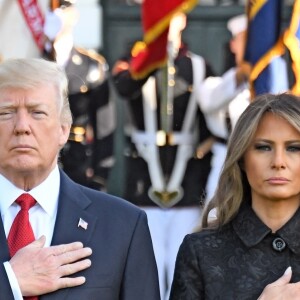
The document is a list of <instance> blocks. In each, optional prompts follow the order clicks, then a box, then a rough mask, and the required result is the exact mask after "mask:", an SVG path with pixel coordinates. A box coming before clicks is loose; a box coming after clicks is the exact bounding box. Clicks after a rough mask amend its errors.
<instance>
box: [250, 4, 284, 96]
mask: <svg viewBox="0 0 300 300" xmlns="http://www.w3.org/2000/svg"><path fill="white" fill-rule="evenodd" d="M281 8H282V1H279V0H255V1H253V0H249V2H248V5H247V16H248V32H247V43H246V49H245V60H246V61H247V62H249V63H250V64H251V65H252V71H251V74H250V91H251V95H252V98H253V97H254V96H256V95H259V94H263V93H278V92H283V91H286V90H287V89H288V76H287V67H286V63H285V61H284V59H283V58H282V57H281V56H282V55H283V54H284V52H285V47H284V44H283V39H282V35H281V32H280V30H281V28H280V20H281V11H282V9H281Z"/></svg>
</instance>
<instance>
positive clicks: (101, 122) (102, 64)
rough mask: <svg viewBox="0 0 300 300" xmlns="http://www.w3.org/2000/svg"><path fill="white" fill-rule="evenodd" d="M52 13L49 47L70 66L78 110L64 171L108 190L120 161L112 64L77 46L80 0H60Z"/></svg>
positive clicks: (64, 157)
mask: <svg viewBox="0 0 300 300" xmlns="http://www.w3.org/2000/svg"><path fill="white" fill-rule="evenodd" d="M54 2H56V3H57V2H58V3H59V5H58V7H55V6H54V7H52V10H51V11H49V13H48V14H47V16H46V21H45V26H44V32H45V35H46V36H47V37H48V40H49V42H48V43H46V47H45V48H46V49H45V52H46V54H47V55H48V57H52V58H53V59H54V60H56V62H57V63H58V64H59V65H61V66H63V67H64V68H65V71H66V73H67V76H68V80H69V102H70V107H71V111H72V115H73V126H72V128H71V133H70V137H69V140H68V143H67V144H66V145H65V147H64V149H63V151H62V154H61V158H60V161H61V164H62V167H63V169H64V171H65V172H66V173H67V174H68V175H69V176H70V177H71V178H72V179H73V180H74V181H76V182H78V183H80V184H83V185H86V186H89V187H92V188H95V189H100V190H106V188H107V180H108V176H109V171H110V169H111V168H112V166H113V164H114V157H113V134H114V131H115V127H116V117H115V109H114V104H113V102H112V99H111V98H110V94H109V82H108V65H107V63H106V60H105V59H104V57H103V56H101V55H99V54H98V53H96V52H95V51H93V50H86V49H83V48H79V47H75V46H74V41H73V29H74V27H75V25H76V23H77V21H78V18H79V12H78V10H77V9H76V7H75V5H74V3H75V1H74V0H73V1H71V0H69V1H67V0H64V1H54Z"/></svg>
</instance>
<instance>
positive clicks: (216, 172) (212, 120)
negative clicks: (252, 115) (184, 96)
mask: <svg viewBox="0 0 300 300" xmlns="http://www.w3.org/2000/svg"><path fill="white" fill-rule="evenodd" d="M235 77H236V68H231V69H229V70H228V71H227V72H225V73H224V75H223V76H222V77H209V78H207V79H206V80H205V81H204V82H203V84H202V85H201V86H199V89H198V93H199V97H198V103H199V106H200V108H201V110H202V111H203V113H204V116H205V119H206V122H207V126H208V128H209V129H210V131H211V133H212V134H213V136H214V139H215V142H214V143H213V145H212V148H211V151H212V153H213V157H212V161H211V172H210V174H209V177H208V182H207V186H206V198H207V201H210V199H211V198H212V197H213V195H214V193H215V190H216V187H217V184H218V179H219V176H220V173H221V169H222V167H223V163H224V161H225V157H226V152H227V140H228V138H229V135H230V133H231V131H232V129H233V128H234V127H235V124H236V122H237V120H238V118H239V117H240V115H241V114H242V113H243V111H244V110H245V109H246V108H247V106H248V105H249V103H250V91H249V88H248V83H247V82H245V83H242V84H240V85H239V86H238V87H237V84H236V79H235Z"/></svg>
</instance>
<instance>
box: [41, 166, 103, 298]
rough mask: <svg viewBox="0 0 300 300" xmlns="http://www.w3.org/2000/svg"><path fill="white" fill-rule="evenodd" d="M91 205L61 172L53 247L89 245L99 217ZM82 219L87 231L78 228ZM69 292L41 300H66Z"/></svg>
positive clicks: (54, 294) (51, 295) (65, 290)
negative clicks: (92, 212) (67, 244)
mask: <svg viewBox="0 0 300 300" xmlns="http://www.w3.org/2000/svg"><path fill="white" fill-rule="evenodd" d="M90 205H91V201H90V200H89V199H88V198H87V197H86V195H85V194H84V193H83V192H82V190H81V188H80V187H79V186H78V185H77V184H75V183H74V182H73V181H71V180H70V179H69V178H68V177H67V176H66V175H65V174H64V173H63V172H61V187H60V195H59V203H58V212H57V217H56V222H55V227H54V233H53V238H52V242H51V245H60V244H66V243H71V242H76V241H80V242H82V243H83V245H84V246H87V245H88V244H89V241H90V239H91V238H92V233H93V232H94V228H95V226H96V223H97V216H95V215H93V214H91V213H90V212H88V211H87V208H88V207H89V206H90ZM80 219H82V220H83V221H84V222H86V223H87V228H86V229H84V228H83V227H81V226H78V222H79V220H80ZM68 291H69V289H62V290H59V291H57V292H54V293H51V294H48V295H45V296H42V297H40V298H41V300H46V299H47V300H50V299H51V300H54V299H65V298H66V297H67V293H68Z"/></svg>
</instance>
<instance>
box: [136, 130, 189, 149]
mask: <svg viewBox="0 0 300 300" xmlns="http://www.w3.org/2000/svg"><path fill="white" fill-rule="evenodd" d="M194 139H195V137H194V135H193V134H190V133H182V132H178V131H177V132H171V133H167V132H165V131H163V130H160V131H157V132H154V133H150V132H145V131H135V132H134V133H133V134H132V136H131V140H132V142H133V143H135V144H143V145H157V146H165V145H171V146H174V145H193V144H194V143H195V141H194Z"/></svg>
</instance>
